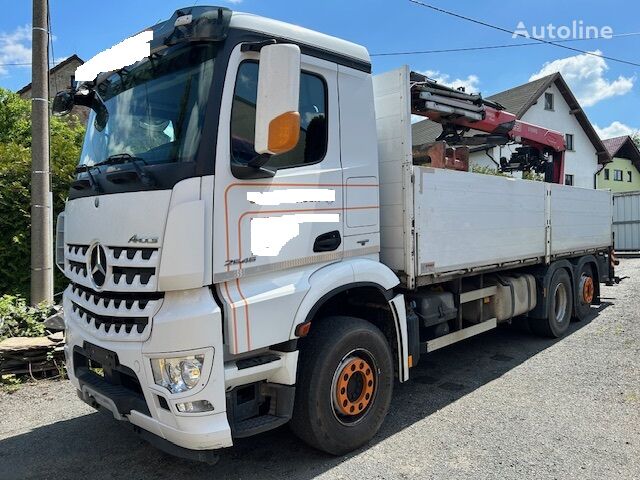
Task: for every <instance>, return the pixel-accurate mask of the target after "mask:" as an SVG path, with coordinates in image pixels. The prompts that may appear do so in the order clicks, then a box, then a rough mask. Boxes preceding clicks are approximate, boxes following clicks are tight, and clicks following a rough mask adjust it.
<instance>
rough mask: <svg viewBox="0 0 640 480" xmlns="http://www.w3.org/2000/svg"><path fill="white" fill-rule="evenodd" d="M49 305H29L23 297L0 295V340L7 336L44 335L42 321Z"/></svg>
mask: <svg viewBox="0 0 640 480" xmlns="http://www.w3.org/2000/svg"><path fill="white" fill-rule="evenodd" d="M50 310H51V307H50V306H48V305H39V306H37V307H30V306H28V305H27V301H26V300H25V299H24V298H23V297H19V296H14V295H3V296H2V297H0V340H4V339H5V338H8V337H40V336H42V335H44V323H43V322H44V321H45V320H46V319H47V317H48V316H49V314H50Z"/></svg>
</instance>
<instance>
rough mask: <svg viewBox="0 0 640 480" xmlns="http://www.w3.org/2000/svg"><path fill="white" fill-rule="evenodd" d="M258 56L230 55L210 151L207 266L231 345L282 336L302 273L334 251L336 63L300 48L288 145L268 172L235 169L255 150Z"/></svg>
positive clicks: (246, 346) (247, 346)
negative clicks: (296, 131)
mask: <svg viewBox="0 0 640 480" xmlns="http://www.w3.org/2000/svg"><path fill="white" fill-rule="evenodd" d="M258 62H259V53H257V52H241V49H240V47H237V48H236V49H235V50H234V52H233V54H232V55H231V59H230V62H229V67H228V71H227V78H226V81H225V92H224V94H223V101H222V105H221V118H220V127H219V135H218V147H217V156H216V171H215V190H214V192H215V193H214V205H215V206H214V225H215V226H214V232H213V238H214V254H213V272H214V283H216V284H218V289H219V293H220V295H221V296H222V298H223V299H224V300H225V303H227V308H228V312H227V313H228V317H227V318H228V319H229V321H228V322H226V325H227V331H226V338H227V339H228V341H227V344H228V346H229V350H230V352H231V353H241V352H244V351H248V350H253V349H256V348H260V347H263V346H268V345H273V344H276V343H279V342H283V341H286V340H288V339H289V335H290V328H291V323H292V319H293V315H294V314H295V311H296V310H297V307H298V305H299V304H300V302H301V300H302V298H303V296H304V294H305V293H306V291H307V290H308V277H309V276H310V274H311V273H313V271H315V270H316V269H317V268H319V266H320V265H321V264H326V263H327V262H334V261H338V260H340V259H341V258H342V252H343V246H342V245H343V238H342V237H343V222H344V219H343V187H342V183H343V182H342V168H341V164H340V140H339V111H338V87H337V66H336V64H334V63H331V62H328V61H325V60H321V59H318V58H315V57H310V56H307V55H302V59H301V75H300V102H299V112H300V119H301V126H300V138H299V141H298V144H297V146H296V147H295V148H294V149H293V150H291V151H289V152H286V153H283V154H280V155H274V156H272V157H271V158H270V159H269V161H268V162H267V164H266V165H265V167H266V168H269V169H271V170H274V171H275V174H274V175H273V176H272V177H267V178H257V179H248V178H238V176H239V175H238V174H237V170H238V169H237V168H234V166H235V167H237V166H239V165H240V166H243V165H247V164H248V162H250V161H251V159H253V158H255V157H256V155H257V154H256V152H255V150H254V148H253V140H254V128H255V102H256V94H257V81H258Z"/></svg>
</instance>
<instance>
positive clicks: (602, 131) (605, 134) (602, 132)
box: [593, 120, 639, 140]
mask: <svg viewBox="0 0 640 480" xmlns="http://www.w3.org/2000/svg"><path fill="white" fill-rule="evenodd" d="M593 128H595V130H596V132H597V133H598V136H599V137H600V138H602V139H603V140H604V139H606V138H614V137H621V136H622V135H633V134H635V133H638V130H639V129H637V128H632V127H630V126H629V125H625V124H624V123H622V122H618V121H617V120H616V121H614V122H611V125H609V126H608V127H604V128H600V127H599V126H598V125H596V124H595V123H594V124H593Z"/></svg>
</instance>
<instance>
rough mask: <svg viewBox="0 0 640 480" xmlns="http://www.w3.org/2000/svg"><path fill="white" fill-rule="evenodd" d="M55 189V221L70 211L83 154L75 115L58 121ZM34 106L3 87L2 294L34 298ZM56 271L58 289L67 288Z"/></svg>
mask: <svg viewBox="0 0 640 480" xmlns="http://www.w3.org/2000/svg"><path fill="white" fill-rule="evenodd" d="M50 129H51V141H50V152H51V160H50V167H51V190H52V192H53V207H54V221H55V219H56V216H57V214H58V213H59V212H61V211H62V210H63V209H64V201H65V199H66V197H67V192H68V191H69V183H70V181H71V179H72V176H73V170H74V167H75V165H76V163H77V161H78V157H79V155H80V149H81V146H82V138H83V135H84V125H82V124H81V122H80V121H79V120H78V118H77V117H75V116H69V117H64V118H57V117H52V118H51V121H50ZM30 149H31V102H29V101H27V100H23V99H22V98H20V97H19V96H18V95H16V94H15V93H12V92H10V91H8V90H5V89H2V88H0V231H2V236H0V295H1V294H5V293H7V294H13V295H22V296H24V297H25V298H28V296H29V283H30V282H29V274H30V271H29V261H30V242H31V237H30V230H31V220H30V217H31V214H30V209H31V207H30V184H31V150H30ZM58 273H59V272H56V279H55V280H56V291H58V289H60V288H61V287H62V286H63V285H64V280H63V277H62V276H61V275H59V274H58Z"/></svg>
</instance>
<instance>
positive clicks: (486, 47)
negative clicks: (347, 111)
mask: <svg viewBox="0 0 640 480" xmlns="http://www.w3.org/2000/svg"><path fill="white" fill-rule="evenodd" d="M636 35H640V32H630V33H619V34H616V35H612V37H631V36H636ZM585 40H598V38H569V39H566V40H558V41H557V42H556V43H565V42H580V41H585ZM532 45H542V44H541V43H539V42H527V43H507V44H501V45H484V46H480V47H460V48H444V49H439V50H414V51H406V52H380V53H372V54H370V55H371V56H372V57H387V56H394V55H421V54H429V53H455V52H469V51H474V50H495V49H499V48H514V47H529V46H532Z"/></svg>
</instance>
